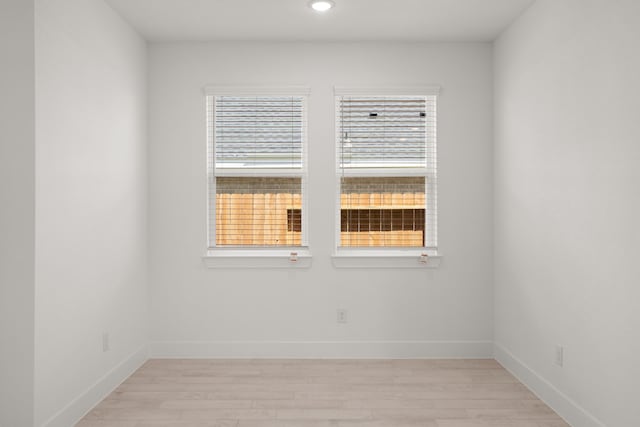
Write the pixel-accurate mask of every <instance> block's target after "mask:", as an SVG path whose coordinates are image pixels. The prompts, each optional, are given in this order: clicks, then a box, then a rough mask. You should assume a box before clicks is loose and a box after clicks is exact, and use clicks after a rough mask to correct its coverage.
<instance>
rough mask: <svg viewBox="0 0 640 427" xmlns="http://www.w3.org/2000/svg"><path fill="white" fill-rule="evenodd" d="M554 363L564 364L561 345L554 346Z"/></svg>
mask: <svg viewBox="0 0 640 427" xmlns="http://www.w3.org/2000/svg"><path fill="white" fill-rule="evenodd" d="M556 365H558V366H562V365H564V347H562V346H561V345H557V346H556Z"/></svg>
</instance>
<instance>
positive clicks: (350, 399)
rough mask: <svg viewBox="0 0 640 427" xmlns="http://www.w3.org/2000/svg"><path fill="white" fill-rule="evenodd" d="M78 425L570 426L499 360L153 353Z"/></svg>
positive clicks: (143, 426)
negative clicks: (219, 356) (198, 356)
mask: <svg viewBox="0 0 640 427" xmlns="http://www.w3.org/2000/svg"><path fill="white" fill-rule="evenodd" d="M76 427H569V426H568V424H566V423H565V422H564V421H563V420H562V419H561V418H560V417H559V416H558V415H557V414H555V413H554V412H553V411H552V410H551V409H550V408H549V407H548V406H546V405H545V404H544V403H543V402H541V401H540V400H539V399H538V398H537V397H536V396H535V395H534V394H533V393H531V391H529V390H528V389H527V388H526V387H525V386H524V385H522V384H521V383H520V382H518V381H517V379H516V378H514V377H513V376H512V375H511V374H509V373H508V372H507V371H506V370H505V369H503V368H502V367H501V366H500V365H499V364H498V363H497V362H496V361H495V360H484V359H482V360H458V359H456V360H444V359H443V360H286V359H284V360H283V359H273V360H262V359H238V360H235V359H226V360H218V359H215V360H214V359H212V360H208V359H198V360H191V359H183V360H180V359H178V360H168V359H164V360H163V359H156V360H149V361H148V362H146V363H145V364H144V365H143V366H142V367H141V368H140V369H138V370H137V371H136V372H135V373H134V374H133V375H131V377H130V378H129V379H128V380H127V381H125V382H124V383H123V384H121V385H120V386H119V387H118V388H117V389H116V390H115V391H114V392H113V393H111V394H110V395H109V396H108V397H107V398H105V399H104V400H103V401H102V402H101V403H100V404H98V405H97V406H96V407H95V408H94V409H93V410H92V411H91V412H89V413H88V414H87V415H86V416H85V417H84V418H83V419H82V420H81V421H80V422H79V423H78V424H77V426H76Z"/></svg>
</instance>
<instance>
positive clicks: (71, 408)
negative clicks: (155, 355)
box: [42, 345, 147, 427]
mask: <svg viewBox="0 0 640 427" xmlns="http://www.w3.org/2000/svg"><path fill="white" fill-rule="evenodd" d="M146 361H147V346H146V345H144V346H142V347H140V348H139V349H138V350H137V351H135V352H134V353H133V354H131V356H129V357H127V358H126V359H125V360H123V361H122V362H120V364H118V365H117V366H116V367H114V368H113V369H111V370H110V371H109V372H107V373H106V374H105V375H104V376H102V378H100V379H99V380H98V381H96V383H95V384H93V385H92V386H90V387H89V388H88V389H87V390H86V391H85V392H84V393H82V394H80V395H79V396H78V397H76V398H75V399H74V400H72V401H71V402H70V403H69V404H68V405H67V406H65V407H64V408H62V409H61V410H60V411H59V412H58V413H57V414H55V415H54V416H52V417H51V418H49V420H48V421H46V422H45V423H44V424H42V427H70V426H74V425H76V423H77V422H78V421H80V419H81V418H82V417H84V416H85V415H86V414H87V412H89V411H90V410H91V409H93V408H94V407H95V406H96V405H97V404H98V403H100V401H102V399H104V398H105V397H107V395H109V394H110V393H111V392H112V391H113V390H115V388H116V387H118V386H119V385H120V384H121V383H122V382H123V381H124V380H126V379H127V378H129V377H130V376H131V374H133V373H134V372H135V371H136V369H138V368H139V367H140V366H142V364H143V363H144V362H146Z"/></svg>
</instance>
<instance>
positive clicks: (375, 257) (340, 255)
mask: <svg viewBox="0 0 640 427" xmlns="http://www.w3.org/2000/svg"><path fill="white" fill-rule="evenodd" d="M423 253H425V251H415V250H383V251H378V250H375V251H373V250H367V249H349V250H338V251H337V252H336V253H335V254H334V255H333V256H332V257H331V260H332V262H333V266H334V267H336V268H439V267H440V263H441V261H442V256H441V255H438V253H437V252H436V251H433V250H429V251H426V254H427V256H426V258H425V257H423V256H422V254H423Z"/></svg>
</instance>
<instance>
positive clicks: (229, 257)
mask: <svg viewBox="0 0 640 427" xmlns="http://www.w3.org/2000/svg"><path fill="white" fill-rule="evenodd" d="M292 253H296V254H297V255H296V256H292ZM202 261H203V262H204V264H205V265H206V266H207V268H309V267H311V251H309V249H308V248H291V249H226V248H225V249H222V248H216V249H209V250H208V251H207V252H206V253H205V255H204V256H203V257H202Z"/></svg>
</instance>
